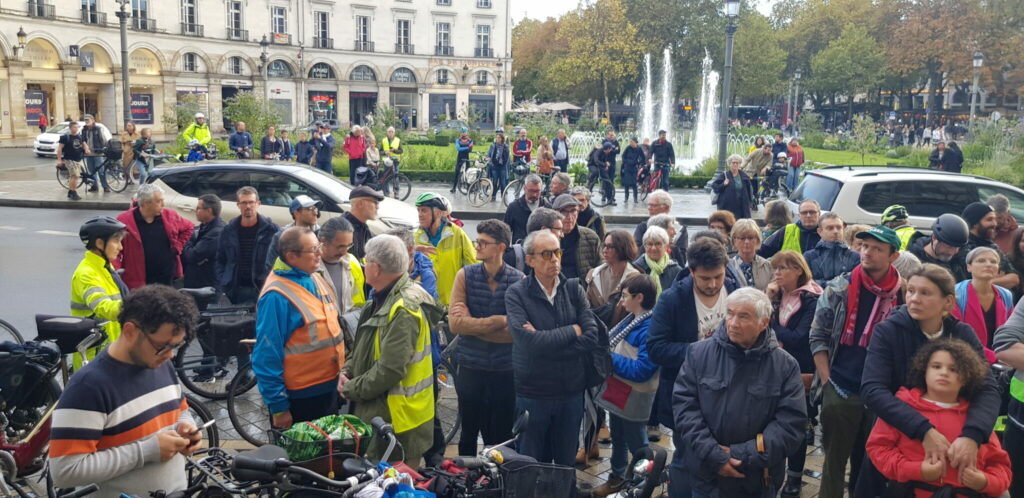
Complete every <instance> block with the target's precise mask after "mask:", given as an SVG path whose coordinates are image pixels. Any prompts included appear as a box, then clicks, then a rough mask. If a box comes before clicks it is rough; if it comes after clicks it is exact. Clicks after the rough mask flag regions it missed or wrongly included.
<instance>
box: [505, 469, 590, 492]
mask: <svg viewBox="0 0 1024 498" xmlns="http://www.w3.org/2000/svg"><path fill="white" fill-rule="evenodd" d="M501 476H502V479H503V480H504V486H503V487H504V489H505V497H506V498H526V497H537V498H564V497H569V496H576V469H575V468H573V467H563V466H561V465H552V464H547V463H536V462H529V461H520V460H512V461H508V462H506V463H504V464H503V465H502V466H501Z"/></svg>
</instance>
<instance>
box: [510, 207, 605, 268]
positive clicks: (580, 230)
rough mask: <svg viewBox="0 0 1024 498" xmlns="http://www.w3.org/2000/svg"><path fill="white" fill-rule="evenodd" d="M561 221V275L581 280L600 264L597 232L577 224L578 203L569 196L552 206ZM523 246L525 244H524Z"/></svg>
mask: <svg viewBox="0 0 1024 498" xmlns="http://www.w3.org/2000/svg"><path fill="white" fill-rule="evenodd" d="M552 207H553V208H554V209H555V211H558V212H559V213H561V215H562V216H564V219H562V232H563V235H562V252H564V253H565V257H564V258H562V274H563V275H565V277H566V278H582V277H585V276H587V274H588V273H590V270H593V269H594V268H596V267H598V266H599V265H600V264H601V239H600V238H598V236H597V232H595V231H593V230H591V229H589V228H587V227H581V226H579V224H578V223H577V221H578V220H579V214H580V203H579V201H577V200H576V198H575V197H573V196H572V195H570V194H562V195H560V196H558V197H556V198H555V200H554V202H553V206H552ZM524 246H525V244H524Z"/></svg>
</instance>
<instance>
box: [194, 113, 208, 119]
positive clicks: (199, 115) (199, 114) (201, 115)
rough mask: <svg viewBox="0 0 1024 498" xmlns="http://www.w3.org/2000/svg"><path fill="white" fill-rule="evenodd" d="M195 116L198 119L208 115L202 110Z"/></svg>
mask: <svg viewBox="0 0 1024 498" xmlns="http://www.w3.org/2000/svg"><path fill="white" fill-rule="evenodd" d="M195 118H196V119H200V118H202V119H206V115H205V114H203V113H201V112H197V113H196V116H195Z"/></svg>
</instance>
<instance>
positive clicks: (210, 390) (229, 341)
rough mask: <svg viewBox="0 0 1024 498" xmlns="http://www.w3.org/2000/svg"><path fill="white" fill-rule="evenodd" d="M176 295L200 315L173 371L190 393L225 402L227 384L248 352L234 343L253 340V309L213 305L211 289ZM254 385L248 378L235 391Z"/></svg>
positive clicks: (179, 353) (188, 290) (218, 295)
mask: <svg viewBox="0 0 1024 498" xmlns="http://www.w3.org/2000/svg"><path fill="white" fill-rule="evenodd" d="M180 292H181V293H183V294H186V295H188V296H191V297H192V299H193V300H195V302H196V306H197V307H198V308H199V310H200V312H199V323H198V325H197V327H196V334H195V337H193V338H192V339H190V340H189V342H188V344H187V345H186V346H184V347H182V348H181V349H179V350H178V354H177V355H175V357H174V369H175V370H176V371H177V372H178V378H179V379H180V380H181V383H182V384H183V385H184V386H185V387H187V388H188V389H189V390H190V391H192V392H194V393H196V394H198V395H200V396H203V397H205V398H208V399H212V400H219V399H225V398H227V396H228V391H227V390H228V386H229V385H230V384H231V381H233V380H234V379H235V377H236V376H237V375H238V373H239V372H240V371H241V370H242V367H244V366H245V365H247V364H248V363H249V354H248V351H246V350H245V349H244V348H241V347H239V342H238V341H239V340H241V339H246V338H253V337H256V307H255V306H254V305H245V306H231V305H218V304H214V301H215V300H216V299H218V298H219V297H221V295H220V294H218V293H217V290H216V289H214V288H213V287H204V288H199V289H180ZM255 385H256V382H255V379H252V382H248V383H243V384H239V385H236V386H235V388H236V389H239V390H240V393H244V392H246V391H248V390H250V389H252V388H253V386H255Z"/></svg>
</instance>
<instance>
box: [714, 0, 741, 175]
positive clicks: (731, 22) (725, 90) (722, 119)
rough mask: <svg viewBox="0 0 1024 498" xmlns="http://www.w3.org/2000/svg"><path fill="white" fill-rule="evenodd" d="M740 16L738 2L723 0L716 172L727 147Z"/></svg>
mask: <svg viewBox="0 0 1024 498" xmlns="http://www.w3.org/2000/svg"><path fill="white" fill-rule="evenodd" d="M739 16H740V0H725V17H726V19H727V24H726V25H725V75H724V77H723V78H722V107H721V109H719V111H718V112H719V116H718V171H719V172H722V171H725V156H726V153H727V152H728V145H729V102H730V101H731V100H732V95H730V93H731V92H732V39H733V36H734V35H735V34H736V19H737V18H738V17H739Z"/></svg>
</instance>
